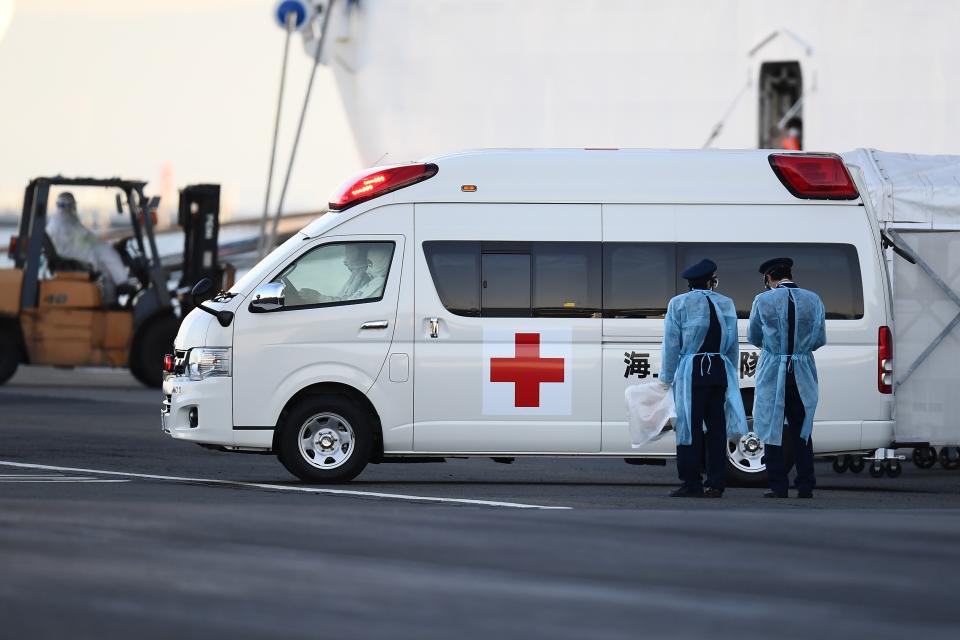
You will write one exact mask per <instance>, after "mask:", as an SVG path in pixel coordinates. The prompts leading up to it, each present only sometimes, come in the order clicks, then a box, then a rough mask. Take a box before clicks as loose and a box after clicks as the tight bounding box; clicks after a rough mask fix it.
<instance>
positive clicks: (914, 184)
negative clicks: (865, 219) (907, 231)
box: [841, 149, 960, 229]
mask: <svg viewBox="0 0 960 640" xmlns="http://www.w3.org/2000/svg"><path fill="white" fill-rule="evenodd" d="M841 155H842V156H843V160H844V162H846V163H847V164H848V165H855V166H857V167H859V168H860V170H861V171H862V172H863V177H864V180H865V181H866V187H867V193H865V194H862V195H863V197H864V198H865V199H866V198H869V199H870V202H871V204H872V205H873V210H874V211H875V212H876V214H877V217H878V218H879V220H880V222H881V223H894V224H895V225H898V224H900V223H909V224H910V226H912V225H913V224H916V225H919V226H921V227H927V228H930V229H938V228H939V229H942V228H953V229H956V228H960V156H948V155H916V154H912V153H889V152H887V151H877V150H876V149H856V150H854V151H849V152H847V153H843V154H841Z"/></svg>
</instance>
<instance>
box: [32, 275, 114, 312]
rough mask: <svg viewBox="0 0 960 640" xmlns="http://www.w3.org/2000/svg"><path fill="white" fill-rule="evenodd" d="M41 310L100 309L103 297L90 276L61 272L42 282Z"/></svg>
mask: <svg viewBox="0 0 960 640" xmlns="http://www.w3.org/2000/svg"><path fill="white" fill-rule="evenodd" d="M39 302H40V305H39V307H40V309H99V308H100V307H101V306H102V305H103V296H102V295H101V293H100V287H98V286H97V283H96V282H90V275H89V274H87V273H83V272H78V271H61V272H58V273H56V274H54V276H53V278H51V279H50V280H43V281H41V282H40V301H39Z"/></svg>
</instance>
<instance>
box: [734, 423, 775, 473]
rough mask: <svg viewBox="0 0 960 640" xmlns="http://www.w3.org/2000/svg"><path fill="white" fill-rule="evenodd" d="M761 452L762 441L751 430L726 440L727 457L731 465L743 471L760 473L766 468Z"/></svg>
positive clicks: (762, 452)
mask: <svg viewBox="0 0 960 640" xmlns="http://www.w3.org/2000/svg"><path fill="white" fill-rule="evenodd" d="M763 454H764V451H763V442H762V441H761V440H760V437H759V436H758V435H757V434H755V433H754V432H752V431H751V432H750V433H748V434H747V435H745V436H740V438H738V439H735V440H730V441H729V442H727V457H728V458H729V459H730V462H731V463H732V464H733V466H735V467H736V468H737V469H739V470H740V471H743V472H745V473H760V472H761V471H764V470H766V468H767V465H765V464H764V462H763Z"/></svg>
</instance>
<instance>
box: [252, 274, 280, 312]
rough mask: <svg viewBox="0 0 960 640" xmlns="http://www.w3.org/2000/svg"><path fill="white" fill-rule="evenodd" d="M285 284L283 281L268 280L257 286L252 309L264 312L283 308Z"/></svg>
mask: <svg viewBox="0 0 960 640" xmlns="http://www.w3.org/2000/svg"><path fill="white" fill-rule="evenodd" d="M284 289H285V287H284V285H283V283H282V282H268V283H266V284H262V285H260V286H259V287H257V290H256V291H254V292H253V300H251V301H250V311H253V312H254V313H263V312H265V311H276V310H277V309H282V308H283V297H284Z"/></svg>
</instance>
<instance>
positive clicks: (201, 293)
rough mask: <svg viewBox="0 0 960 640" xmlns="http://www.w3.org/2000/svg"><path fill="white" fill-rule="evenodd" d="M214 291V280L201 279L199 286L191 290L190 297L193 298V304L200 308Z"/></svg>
mask: <svg viewBox="0 0 960 640" xmlns="http://www.w3.org/2000/svg"><path fill="white" fill-rule="evenodd" d="M210 289H213V280H211V279H210V278H200V279H199V280H197V284H195V285H193V289H191V290H190V297H192V298H193V304H195V305H197V306H199V305H200V303H201V302H203V301H204V300H206V299H207V297H209V296H207V294H208V293H210Z"/></svg>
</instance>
